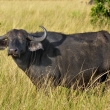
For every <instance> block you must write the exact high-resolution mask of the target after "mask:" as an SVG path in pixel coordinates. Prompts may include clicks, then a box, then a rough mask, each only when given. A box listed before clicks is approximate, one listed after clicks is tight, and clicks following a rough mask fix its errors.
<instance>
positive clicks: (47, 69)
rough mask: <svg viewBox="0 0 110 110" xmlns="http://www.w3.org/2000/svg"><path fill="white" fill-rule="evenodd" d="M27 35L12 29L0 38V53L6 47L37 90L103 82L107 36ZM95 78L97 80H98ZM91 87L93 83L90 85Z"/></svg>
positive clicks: (109, 51)
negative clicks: (43, 87)
mask: <svg viewBox="0 0 110 110" xmlns="http://www.w3.org/2000/svg"><path fill="white" fill-rule="evenodd" d="M41 28H42V29H43V30H44V32H36V33H28V32H26V31H25V30H22V29H20V30H18V29H12V30H11V31H9V32H7V33H6V34H5V35H3V36H1V37H0V49H4V48H5V47H8V55H11V56H12V58H13V60H14V61H15V62H16V64H17V65H18V67H19V68H21V69H22V70H23V71H25V73H26V75H27V76H28V77H29V78H30V80H31V81H32V82H33V84H35V85H36V87H37V88H41V86H42V85H45V86H46V85H47V84H48V83H49V81H51V83H50V86H54V87H56V86H60V85H61V86H64V87H67V88H71V87H73V88H74V89H76V88H77V87H87V86H88V85H90V84H91V82H92V81H95V80H97V79H99V80H98V81H100V82H103V81H105V79H106V77H107V74H104V75H103V73H108V74H109V72H107V71H109V70H110V34H109V33H108V32H106V31H99V32H86V33H77V34H68V35H67V34H63V33H59V32H47V31H46V29H45V28H44V27H42V26H41ZM98 77H99V78H98ZM92 83H93V82H92Z"/></svg>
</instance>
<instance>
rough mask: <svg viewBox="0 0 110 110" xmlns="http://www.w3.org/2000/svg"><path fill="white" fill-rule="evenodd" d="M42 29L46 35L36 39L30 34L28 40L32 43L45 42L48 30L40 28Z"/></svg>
mask: <svg viewBox="0 0 110 110" xmlns="http://www.w3.org/2000/svg"><path fill="white" fill-rule="evenodd" d="M40 27H41V28H42V29H43V30H44V34H43V35H42V36H41V37H40V38H37V37H34V36H32V35H30V34H29V35H28V39H30V40H32V41H43V40H44V39H45V38H46V37H47V30H46V29H45V28H44V27H43V26H40Z"/></svg>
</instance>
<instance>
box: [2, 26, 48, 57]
mask: <svg viewBox="0 0 110 110" xmlns="http://www.w3.org/2000/svg"><path fill="white" fill-rule="evenodd" d="M40 27H41V28H42V29H43V30H44V34H43V35H42V36H41V37H40V38H39V37H37V36H33V35H32V34H29V33H28V32H26V31H25V30H22V29H20V30H17V29H13V30H11V31H9V32H7V33H6V34H5V35H3V36H1V37H0V50H2V49H5V48H6V47H8V55H11V56H13V57H20V55H21V54H23V53H25V51H26V50H27V49H29V50H30V51H36V50H38V49H43V46H42V43H41V42H42V41H43V40H44V39H46V36H47V31H46V29H45V28H44V27H42V26H40Z"/></svg>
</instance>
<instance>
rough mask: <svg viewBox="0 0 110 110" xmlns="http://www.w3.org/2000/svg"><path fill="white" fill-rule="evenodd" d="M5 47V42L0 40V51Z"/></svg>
mask: <svg viewBox="0 0 110 110" xmlns="http://www.w3.org/2000/svg"><path fill="white" fill-rule="evenodd" d="M6 47H7V40H0V50H3V49H5V48H6Z"/></svg>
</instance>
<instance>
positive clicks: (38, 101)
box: [0, 0, 110, 110]
mask: <svg viewBox="0 0 110 110" xmlns="http://www.w3.org/2000/svg"><path fill="white" fill-rule="evenodd" d="M86 1H87V0H85V2H86ZM85 2H83V3H81V0H79V1H76V0H72V1H68V2H67V1H46V2H44V1H36V2H35V1H0V35H3V34H5V33H6V32H7V31H9V30H11V29H13V28H18V29H21V28H22V29H25V30H27V31H28V32H36V31H41V29H40V28H39V25H43V26H44V27H45V28H46V29H47V30H49V31H58V32H63V33H67V34H69V33H76V32H87V31H97V30H101V28H98V27H96V28H94V27H93V26H92V25H91V24H90V17H89V13H90V8H91V6H89V5H87V4H86V3H85ZM102 29H104V30H108V27H106V26H105V27H103V28H102ZM102 91H103V85H101V86H98V87H96V88H94V89H90V90H88V91H84V92H81V91H70V92H69V90H68V89H66V88H63V87H57V88H56V89H55V90H51V88H48V96H46V95H45V94H44V93H43V89H41V90H40V91H39V92H36V89H35V86H34V85H33V84H32V83H31V81H30V80H29V79H28V77H27V76H26V75H25V73H24V72H22V71H21V70H20V69H19V68H18V67H17V65H16V64H15V63H14V61H13V60H12V58H11V57H8V56H7V49H6V50H5V51H0V110H110V89H109V88H108V89H107V90H106V91H105V92H102Z"/></svg>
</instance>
